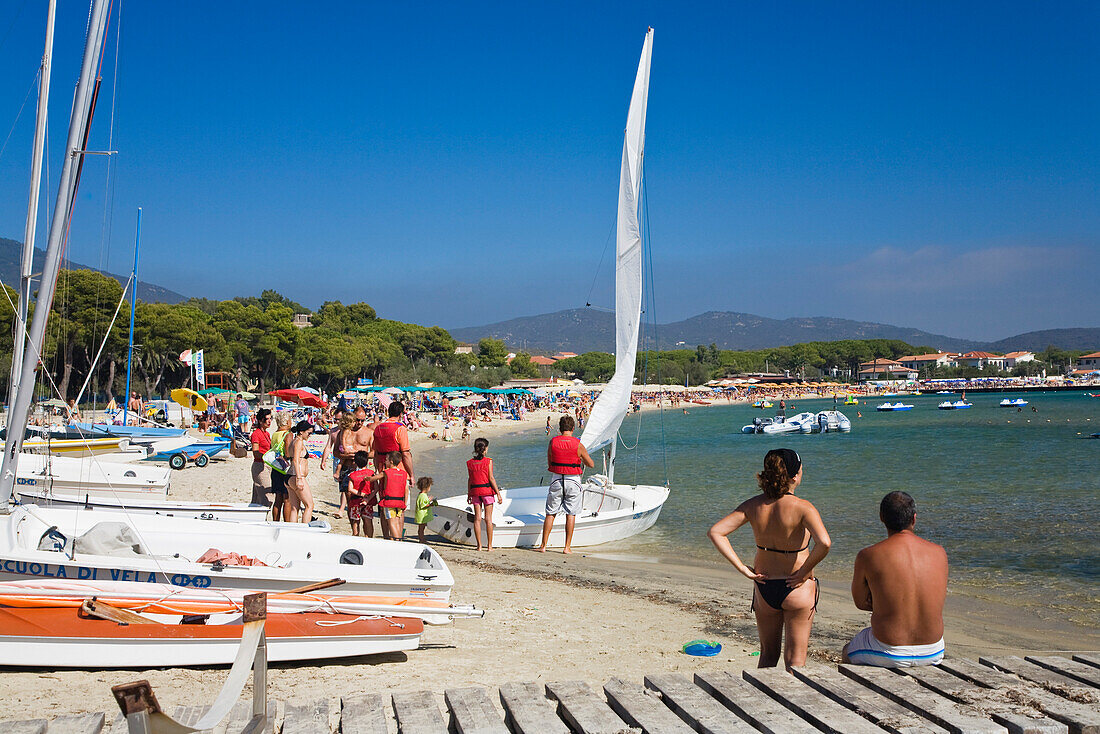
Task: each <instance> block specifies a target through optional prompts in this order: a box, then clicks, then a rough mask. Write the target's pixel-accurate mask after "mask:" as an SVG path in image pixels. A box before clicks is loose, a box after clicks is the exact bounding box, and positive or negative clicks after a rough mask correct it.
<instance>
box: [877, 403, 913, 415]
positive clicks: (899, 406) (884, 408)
mask: <svg viewBox="0 0 1100 734" xmlns="http://www.w3.org/2000/svg"><path fill="white" fill-rule="evenodd" d="M912 409H913V406H912V405H908V404H906V403H901V402H898V403H890V402H886V403H883V404H882V405H879V406H877V407H876V408H875V410H877V411H879V412H882V413H885V412H888V411H898V410H912Z"/></svg>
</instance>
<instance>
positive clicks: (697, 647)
mask: <svg viewBox="0 0 1100 734" xmlns="http://www.w3.org/2000/svg"><path fill="white" fill-rule="evenodd" d="M681 650H682V651H683V652H684V653H686V654H687V655H695V656H696V657H701V658H709V657H714V656H715V655H717V654H718V653H720V652H722V645H721V644H720V643H717V642H710V641H709V640H692V641H691V642H688V643H686V644H685V645H684V646H683V647H682V648H681Z"/></svg>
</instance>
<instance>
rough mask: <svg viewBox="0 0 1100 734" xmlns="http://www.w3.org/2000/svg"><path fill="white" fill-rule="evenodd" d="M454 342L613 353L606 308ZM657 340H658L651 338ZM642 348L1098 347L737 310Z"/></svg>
mask: <svg viewBox="0 0 1100 734" xmlns="http://www.w3.org/2000/svg"><path fill="white" fill-rule="evenodd" d="M449 331H450V333H451V336H453V337H454V338H455V339H458V340H459V341H463V342H468V343H476V342H477V341H478V340H479V339H482V338H484V337H491V338H494V339H500V340H502V341H504V343H505V344H507V345H508V346H509V347H512V348H513V349H523V350H526V351H531V352H550V353H553V352H559V351H569V352H577V353H578V354H580V353H584V352H592V351H601V352H610V351H613V350H614V348H615V316H614V314H612V313H609V312H607V311H598V310H592V309H567V310H565V311H557V312H554V313H548V314H541V315H538V316H524V317H520V318H515V319H509V320H508V321H500V322H497V323H495V324H487V325H485V326H469V327H462V328H457V329H449ZM654 337H655V338H654ZM643 338H644V343H645V344H646V345H647V346H653V345H654V344H655V345H656V346H657V347H658V348H660V349H675V348H677V347H679V348H687V349H694V348H695V347H696V345H699V344H704V345H706V344H716V345H717V346H718V347H719V348H720V349H733V350H744V349H768V348H770V347H781V346H787V345H790V344H798V343H801V342H814V341H837V340H840V339H900V340H901V341H904V342H907V343H909V344H911V345H913V346H928V347H933V348H936V349H941V350H944V351H952V352H963V351H970V350H975V349H978V350H987V351H993V352H997V351H1000V352H1004V351H1009V350H1013V349H1027V350H1032V351H1038V350H1042V349H1046V348H1047V347H1048V346H1050V345H1051V344H1053V345H1054V346H1056V347H1058V348H1060V349H1074V350H1080V349H1088V350H1091V349H1097V348H1100V328H1082V329H1047V330H1044V331H1033V332H1028V333H1025V334H1018V335H1016V336H1011V337H1008V338H1007V339H1001V340H999V341H996V342H979V341H974V340H971V339H958V338H955V337H950V336H944V335H943V334H932V333H929V332H927V331H921V330H920V329H914V328H911V327H904V326H892V325H890V324H878V323H874V322H871V321H852V320H849V319H838V318H831V317H827V316H816V317H807V318H790V319H771V318H767V317H766V316H757V315H755V314H749V313H739V312H734V311H708V312H706V313H702V314H699V315H698V316H692V317H691V318H689V319H684V320H683V321H674V322H672V323H668V324H658V325H657V326H656V328H653V327H648V330H646V333H644V334H643Z"/></svg>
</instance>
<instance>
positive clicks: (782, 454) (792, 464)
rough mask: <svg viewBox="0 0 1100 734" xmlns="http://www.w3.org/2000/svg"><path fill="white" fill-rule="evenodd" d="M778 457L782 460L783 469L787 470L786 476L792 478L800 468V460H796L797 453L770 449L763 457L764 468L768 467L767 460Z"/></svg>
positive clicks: (788, 450)
mask: <svg viewBox="0 0 1100 734" xmlns="http://www.w3.org/2000/svg"><path fill="white" fill-rule="evenodd" d="M772 456H778V457H779V458H780V459H782V460H783V468H785V469H786V470H787V476H788V477H791V478H792V479H793V478H794V475H795V474H797V473H798V470H799V469H801V468H802V459H800V458H798V452H797V451H795V450H794V449H772V450H771V451H769V452H768V453H766V454H765V455H764V466H765V467H766V466H767V465H768V459H769V458H770V457H772Z"/></svg>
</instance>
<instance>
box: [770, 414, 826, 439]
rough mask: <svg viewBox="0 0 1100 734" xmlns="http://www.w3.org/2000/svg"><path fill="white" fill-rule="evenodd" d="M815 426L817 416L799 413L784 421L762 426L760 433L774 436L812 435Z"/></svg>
mask: <svg viewBox="0 0 1100 734" xmlns="http://www.w3.org/2000/svg"><path fill="white" fill-rule="evenodd" d="M816 424H817V414H815V413H808V412H807V413H799V414H797V415H792V416H791V417H790V418H787V419H786V420H784V421H779V420H775V421H773V422H772V423H770V424H769V425H766V426H764V428H763V430H762V431H761V432H762V433H765V434H767V435H769V436H775V435H779V434H784V433H813V432H814V427H815V425H816Z"/></svg>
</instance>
